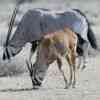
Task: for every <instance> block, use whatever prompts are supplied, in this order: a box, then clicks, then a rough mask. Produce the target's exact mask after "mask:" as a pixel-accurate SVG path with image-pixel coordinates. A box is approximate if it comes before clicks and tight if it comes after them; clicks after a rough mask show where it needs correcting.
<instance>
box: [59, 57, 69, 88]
mask: <svg viewBox="0 0 100 100" xmlns="http://www.w3.org/2000/svg"><path fill="white" fill-rule="evenodd" d="M57 65H58V68H59V70H60V72H61V74H62V76H63V78H64V81H65V88H68V81H67V78H66V76H65V74H64V71H63V70H62V68H61V66H62V61H61V59H59V58H57Z"/></svg>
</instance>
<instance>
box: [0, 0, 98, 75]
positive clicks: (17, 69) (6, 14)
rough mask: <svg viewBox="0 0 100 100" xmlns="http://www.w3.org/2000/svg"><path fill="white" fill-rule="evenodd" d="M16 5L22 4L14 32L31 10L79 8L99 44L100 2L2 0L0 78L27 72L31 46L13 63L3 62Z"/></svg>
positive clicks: (28, 45)
mask: <svg viewBox="0 0 100 100" xmlns="http://www.w3.org/2000/svg"><path fill="white" fill-rule="evenodd" d="M16 4H20V8H19V9H20V12H19V13H18V14H17V17H16V21H15V27H14V29H13V32H14V30H15V29H16V26H17V25H18V23H19V22H20V20H21V18H22V16H23V15H24V13H25V12H26V11H27V10H29V9H33V8H49V9H54V10H66V9H67V8H78V9H80V10H81V11H82V12H84V13H85V14H86V16H87V18H88V20H89V22H90V23H91V25H92V27H93V30H94V32H95V34H96V37H97V39H98V42H99V40H100V35H99V32H100V28H99V26H100V7H99V6H100V0H0V76H8V75H10V76H12V75H18V74H19V73H20V74H22V73H24V72H27V67H26V65H25V59H26V58H27V57H28V54H29V50H30V44H27V45H26V46H25V47H24V49H23V51H22V52H21V53H20V54H18V55H17V56H16V57H14V58H13V59H12V60H11V61H2V53H3V44H4V42H5V40H6V36H7V31H8V24H9V21H10V18H11V16H12V12H13V10H14V8H15V6H16ZM12 34H13V33H12ZM33 59H34V58H33Z"/></svg>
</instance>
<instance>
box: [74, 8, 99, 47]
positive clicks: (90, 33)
mask: <svg viewBox="0 0 100 100" xmlns="http://www.w3.org/2000/svg"><path fill="white" fill-rule="evenodd" d="M73 10H74V11H76V12H78V13H80V14H81V15H82V16H84V17H85V19H86V21H87V23H88V34H87V37H88V40H89V42H90V44H91V46H92V48H94V49H98V45H97V41H96V37H95V35H94V32H93V31H92V29H91V27H90V23H89V21H88V19H87V17H86V16H85V14H84V13H83V12H81V11H80V10H79V9H73Z"/></svg>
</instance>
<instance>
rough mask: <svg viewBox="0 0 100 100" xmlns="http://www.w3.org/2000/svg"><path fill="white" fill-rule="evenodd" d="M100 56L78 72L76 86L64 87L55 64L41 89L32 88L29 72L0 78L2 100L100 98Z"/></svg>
mask: <svg viewBox="0 0 100 100" xmlns="http://www.w3.org/2000/svg"><path fill="white" fill-rule="evenodd" d="M99 59H100V56H97V57H96V58H91V59H89V63H88V67H87V68H86V69H85V70H84V71H83V72H79V73H78V79H77V85H76V88H74V89H72V88H70V89H67V90H66V89H64V81H63V78H62V76H61V74H60V73H59V71H58V69H57V67H56V65H55V64H53V65H52V66H51V67H50V69H49V70H48V74H47V76H46V78H45V80H44V82H43V85H42V87H41V88H40V89H39V90H32V84H31V80H30V78H29V76H28V74H24V75H19V76H17V77H4V78H0V100H10V99H12V100H100V77H99V76H100V68H99V65H100V61H99Z"/></svg>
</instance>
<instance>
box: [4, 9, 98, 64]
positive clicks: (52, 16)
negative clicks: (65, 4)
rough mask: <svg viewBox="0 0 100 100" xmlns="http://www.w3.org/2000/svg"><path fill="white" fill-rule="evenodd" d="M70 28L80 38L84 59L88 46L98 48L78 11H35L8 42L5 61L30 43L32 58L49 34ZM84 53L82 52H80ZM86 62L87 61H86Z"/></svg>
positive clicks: (79, 47)
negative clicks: (40, 42)
mask: <svg viewBox="0 0 100 100" xmlns="http://www.w3.org/2000/svg"><path fill="white" fill-rule="evenodd" d="M65 27H68V28H69V29H70V30H72V31H73V32H74V33H76V34H77V36H78V40H79V41H78V46H77V48H78V49H77V52H78V54H79V55H80V54H82V56H83V58H85V56H86V55H87V50H86V49H88V48H87V45H88V43H89V42H90V43H91V45H92V47H94V48H97V44H96V39H95V36H94V34H93V33H92V32H91V31H90V27H89V24H88V22H87V19H86V17H85V16H83V14H81V13H80V12H79V11H77V10H73V9H69V10H66V11H52V10H48V9H43V8H39V9H33V10H29V11H28V12H27V13H26V14H25V15H24V16H23V18H22V20H21V21H20V23H19V25H18V27H17V29H16V31H15V33H14V35H13V36H12V38H11V39H9V36H10V35H9V34H10V32H9V34H8V36H7V37H8V38H7V40H6V45H5V48H4V49H5V50H4V53H3V59H7V58H8V59H9V58H10V57H12V56H15V55H17V54H18V53H19V52H20V51H21V50H22V48H23V46H24V45H25V44H26V43H27V42H30V43H32V50H31V54H30V57H29V63H31V62H30V59H31V56H32V54H33V52H34V50H35V48H36V46H37V45H38V44H37V42H39V41H41V40H42V39H43V37H44V36H46V35H47V34H53V33H54V32H58V31H60V30H63V29H64V28H65ZM80 51H82V52H80ZM84 60H85V59H84Z"/></svg>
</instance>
